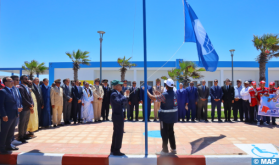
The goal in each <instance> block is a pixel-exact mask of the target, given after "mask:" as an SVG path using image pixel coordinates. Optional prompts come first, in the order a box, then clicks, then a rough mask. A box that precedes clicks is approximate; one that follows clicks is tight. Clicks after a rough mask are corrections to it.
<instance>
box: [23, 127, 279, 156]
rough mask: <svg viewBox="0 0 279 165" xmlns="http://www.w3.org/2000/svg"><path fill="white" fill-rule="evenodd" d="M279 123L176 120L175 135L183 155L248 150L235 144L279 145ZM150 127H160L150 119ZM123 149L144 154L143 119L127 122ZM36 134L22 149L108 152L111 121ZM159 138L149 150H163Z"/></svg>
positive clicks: (85, 152)
mask: <svg viewBox="0 0 279 165" xmlns="http://www.w3.org/2000/svg"><path fill="white" fill-rule="evenodd" d="M278 128H279V127H278V126H276V127H273V126H268V127H266V126H262V127H258V126H255V125H248V124H245V123H242V122H237V123H217V122H215V123H181V122H180V123H176V124H175V126H174V129H175V138H176V144H177V151H178V154H181V155H190V154H193V155H209V154H210V155H212V154H214V155H217V154H220V155H227V154H245V153H244V152H243V151H242V150H240V149H238V148H237V147H235V146H234V145H233V144H239V143H248V144H250V143H272V144H274V145H277V146H279V138H278V137H279V129H278ZM148 130H149V131H150V130H159V123H158V122H149V123H148ZM125 132H126V133H125V134H124V138H123V146H122V149H121V151H122V152H124V153H126V154H144V135H143V132H144V123H143V122H125ZM35 135H36V136H37V137H36V138H34V139H32V140H29V143H27V144H23V145H20V146H18V147H19V148H20V150H19V152H44V153H46V152H47V153H76V154H109V153H110V144H111V137H112V122H103V123H92V124H79V125H70V126H63V127H58V128H50V129H44V130H40V131H38V132H36V133H35ZM161 145H162V140H161V139H160V138H148V150H149V154H155V152H157V151H160V150H161Z"/></svg>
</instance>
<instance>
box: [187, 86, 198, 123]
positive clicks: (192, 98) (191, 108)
mask: <svg viewBox="0 0 279 165" xmlns="http://www.w3.org/2000/svg"><path fill="white" fill-rule="evenodd" d="M186 91H187V94H188V101H189V102H188V111H187V112H186V117H187V121H189V119H190V112H191V120H192V122H195V119H196V105H197V101H198V99H199V95H198V90H197V88H196V87H194V82H193V81H191V82H190V86H189V87H188V88H186Z"/></svg>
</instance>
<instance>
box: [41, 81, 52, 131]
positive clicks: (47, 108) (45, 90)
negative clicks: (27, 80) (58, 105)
mask: <svg viewBox="0 0 279 165" xmlns="http://www.w3.org/2000/svg"><path fill="white" fill-rule="evenodd" d="M43 83H44V84H43V85H41V89H42V95H43V101H44V108H42V111H41V116H40V119H39V125H40V126H41V127H49V126H50V125H51V104H50V90H51V87H50V86H49V85H48V79H47V78H45V79H43Z"/></svg>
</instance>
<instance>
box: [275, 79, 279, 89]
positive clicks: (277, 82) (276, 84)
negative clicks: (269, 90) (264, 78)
mask: <svg viewBox="0 0 279 165" xmlns="http://www.w3.org/2000/svg"><path fill="white" fill-rule="evenodd" d="M274 82H275V87H276V88H278V87H279V81H278V80H276V81H274Z"/></svg>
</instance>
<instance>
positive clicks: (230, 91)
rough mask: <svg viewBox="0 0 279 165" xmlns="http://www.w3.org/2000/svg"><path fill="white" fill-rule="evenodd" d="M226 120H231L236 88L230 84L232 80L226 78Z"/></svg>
mask: <svg viewBox="0 0 279 165" xmlns="http://www.w3.org/2000/svg"><path fill="white" fill-rule="evenodd" d="M222 91H223V97H222V102H223V104H224V110H225V111H224V113H225V122H231V108H232V104H233V103H234V88H233V87H232V86H231V85H230V80H229V79H226V84H225V85H224V86H223V87H222Z"/></svg>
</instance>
